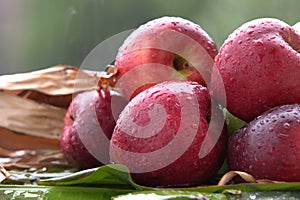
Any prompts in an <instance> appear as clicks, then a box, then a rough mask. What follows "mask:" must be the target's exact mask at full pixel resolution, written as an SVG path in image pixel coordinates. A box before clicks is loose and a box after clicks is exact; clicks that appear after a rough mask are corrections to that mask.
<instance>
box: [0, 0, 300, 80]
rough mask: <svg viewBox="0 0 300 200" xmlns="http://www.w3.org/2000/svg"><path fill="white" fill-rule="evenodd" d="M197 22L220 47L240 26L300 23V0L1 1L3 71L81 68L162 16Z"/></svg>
mask: <svg viewBox="0 0 300 200" xmlns="http://www.w3.org/2000/svg"><path fill="white" fill-rule="evenodd" d="M165 15H169V16H180V17H183V18H186V19H189V20H191V21H193V22H196V23H198V24H199V25H200V26H201V27H202V28H203V29H204V30H205V31H206V32H208V34H209V35H210V36H211V37H212V38H213V40H214V41H215V42H216V43H217V45H218V47H220V46H221V45H222V43H223V41H224V40H225V39H226V38H227V36H228V35H229V34H230V33H231V32H232V31H233V30H235V29H236V28H237V27H239V26H240V25H241V24H243V23H245V22H247V21H249V20H252V19H255V18H260V17H274V18H278V19H281V20H283V21H285V22H287V23H289V24H291V25H293V24H295V23H296V22H298V21H300V18H299V15H300V1H298V0H247V1H246V0H242V1H237V0H185V1H183V0H151V1H150V0H0V74H9V73H17V72H25V71H32V70H36V69H42V68H46V67H48V66H52V65H55V64H69V65H74V66H77V67H78V66H80V65H81V63H82V62H83V60H84V58H85V57H86V56H87V54H88V53H89V52H90V51H91V50H92V49H93V48H94V47H95V46H97V44H99V43H100V42H102V41H103V40H105V39H107V38H109V37H111V36H113V35H115V34H118V33H120V32H122V31H125V30H129V29H133V28H137V27H138V26H139V25H141V24H143V23H145V22H147V21H149V20H151V19H154V18H158V17H161V16H165Z"/></svg>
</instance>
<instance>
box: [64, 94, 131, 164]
mask: <svg viewBox="0 0 300 200" xmlns="http://www.w3.org/2000/svg"><path fill="white" fill-rule="evenodd" d="M126 104H127V100H125V98H124V97H122V96H121V95H120V94H119V93H117V92H115V91H112V90H103V89H100V90H90V91H85V92H82V93H79V94H78V95H76V96H75V98H74V99H73V100H72V102H71V104H70V106H69V108H68V111H67V113H66V116H65V118H64V127H63V132H62V137H61V145H60V146H61V151H62V152H63V154H64V156H65V158H66V160H67V161H68V162H69V164H70V165H71V166H73V167H76V168H80V169H86V168H91V167H97V166H101V165H103V164H107V163H109V154H108V152H109V139H110V138H111V135H112V132H113V129H114V127H115V124H116V120H115V119H117V118H118V116H119V114H120V113H121V111H122V110H123V108H124V107H125V105H126ZM83 139H84V142H83ZM94 155H98V156H99V157H97V158H96V157H95V156H94Z"/></svg>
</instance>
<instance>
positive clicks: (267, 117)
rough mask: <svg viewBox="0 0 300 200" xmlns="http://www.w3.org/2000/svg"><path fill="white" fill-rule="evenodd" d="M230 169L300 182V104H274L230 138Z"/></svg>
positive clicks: (277, 179) (260, 177)
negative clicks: (275, 105)
mask: <svg viewBox="0 0 300 200" xmlns="http://www.w3.org/2000/svg"><path fill="white" fill-rule="evenodd" d="M227 159H228V166H229V169H230V170H239V171H245V172H248V173H250V174H251V175H253V176H254V177H255V178H257V179H271V180H276V181H300V105H299V104H292V105H283V106H278V107H274V108H272V109H270V110H268V111H266V112H265V113H263V114H262V115H261V116H259V117H257V118H256V119H254V120H253V121H251V122H250V123H249V124H248V125H246V126H245V127H244V128H242V129H240V130H238V131H237V132H236V133H234V134H233V135H232V136H231V137H230V139H229V141H228V149H227Z"/></svg>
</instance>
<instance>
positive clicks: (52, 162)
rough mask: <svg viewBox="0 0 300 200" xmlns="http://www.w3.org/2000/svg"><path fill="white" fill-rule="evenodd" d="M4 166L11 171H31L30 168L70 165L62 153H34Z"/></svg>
mask: <svg viewBox="0 0 300 200" xmlns="http://www.w3.org/2000/svg"><path fill="white" fill-rule="evenodd" d="M3 166H4V167H5V168H6V169H9V170H18V169H29V168H38V169H40V168H45V167H46V168H50V167H68V166H69V165H68V163H67V161H66V160H65V158H64V157H63V154H62V153H61V152H59V151H58V152H54V153H45V152H41V151H34V153H32V154H27V155H25V156H23V157H21V158H20V159H18V160H11V161H10V162H6V163H3Z"/></svg>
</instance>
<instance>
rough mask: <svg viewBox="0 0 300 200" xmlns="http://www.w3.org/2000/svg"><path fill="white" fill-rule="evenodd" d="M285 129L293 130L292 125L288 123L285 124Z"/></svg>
mask: <svg viewBox="0 0 300 200" xmlns="http://www.w3.org/2000/svg"><path fill="white" fill-rule="evenodd" d="M283 127H284V129H286V130H288V129H290V128H291V124H290V123H288V122H286V123H284V124H283Z"/></svg>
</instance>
